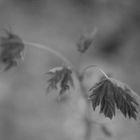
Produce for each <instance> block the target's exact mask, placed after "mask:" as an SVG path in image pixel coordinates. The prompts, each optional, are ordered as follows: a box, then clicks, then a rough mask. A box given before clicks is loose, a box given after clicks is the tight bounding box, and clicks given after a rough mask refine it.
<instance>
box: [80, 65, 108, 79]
mask: <svg viewBox="0 0 140 140" xmlns="http://www.w3.org/2000/svg"><path fill="white" fill-rule="evenodd" d="M93 67H95V68H97V69H98V70H99V71H100V72H101V73H102V74H103V75H104V76H105V77H106V78H107V79H110V78H109V77H108V75H107V74H106V73H105V72H104V71H103V70H102V69H101V68H100V67H99V66H98V65H95V64H92V65H88V66H86V67H85V68H84V69H83V70H82V73H83V74H84V73H85V72H86V71H87V70H88V69H90V68H93Z"/></svg>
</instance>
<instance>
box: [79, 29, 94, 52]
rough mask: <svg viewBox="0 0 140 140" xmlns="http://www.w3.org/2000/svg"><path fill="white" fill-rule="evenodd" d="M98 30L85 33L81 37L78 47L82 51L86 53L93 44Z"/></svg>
mask: <svg viewBox="0 0 140 140" xmlns="http://www.w3.org/2000/svg"><path fill="white" fill-rule="evenodd" d="M96 32H97V30H96V29H95V30H94V31H93V32H92V33H91V34H84V35H82V36H81V37H80V39H79V42H78V43H77V49H78V51H79V52H80V53H85V52H86V51H87V50H88V48H89V47H90V46H91V45H92V43H93V40H94V36H95V34H96Z"/></svg>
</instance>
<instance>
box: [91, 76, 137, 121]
mask: <svg viewBox="0 0 140 140" xmlns="http://www.w3.org/2000/svg"><path fill="white" fill-rule="evenodd" d="M89 91H90V92H92V94H91V95H90V96H89V99H90V100H91V102H92V107H93V110H95V109H96V107H97V106H99V105H100V113H104V115H105V117H108V118H110V119H112V118H113V116H115V113H116V109H119V110H120V111H121V112H122V114H123V115H124V116H125V117H127V116H128V117H129V118H134V119H135V120H136V118H137V113H138V111H137V107H138V106H139V101H138V100H137V95H136V94H135V93H134V91H132V89H130V88H129V86H127V85H126V84H124V83H121V82H119V81H117V80H115V79H112V78H109V79H104V80H101V81H100V82H99V83H97V84H96V85H95V86H93V87H92V88H91V89H90V90H89Z"/></svg>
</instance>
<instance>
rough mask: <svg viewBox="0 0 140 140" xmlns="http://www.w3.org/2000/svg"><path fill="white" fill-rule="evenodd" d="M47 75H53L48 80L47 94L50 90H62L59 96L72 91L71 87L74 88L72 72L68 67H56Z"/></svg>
mask: <svg viewBox="0 0 140 140" xmlns="http://www.w3.org/2000/svg"><path fill="white" fill-rule="evenodd" d="M47 74H50V75H51V78H50V79H49V80H48V84H49V85H48V88H47V92H49V91H50V89H55V90H57V89H58V87H59V88H60V91H59V95H62V94H63V93H64V92H66V91H67V90H69V89H70V86H72V87H74V83H73V78H72V70H71V69H70V68H67V67H56V68H53V69H51V70H50V71H49V72H48V73H47Z"/></svg>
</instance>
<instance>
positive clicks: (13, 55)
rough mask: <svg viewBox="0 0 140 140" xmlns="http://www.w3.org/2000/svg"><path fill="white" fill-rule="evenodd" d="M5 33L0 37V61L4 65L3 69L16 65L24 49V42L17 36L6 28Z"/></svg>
mask: <svg viewBox="0 0 140 140" xmlns="http://www.w3.org/2000/svg"><path fill="white" fill-rule="evenodd" d="M6 34H7V36H6V37H1V38H0V47H1V52H0V62H1V63H2V64H4V65H5V68H4V71H7V70H9V69H10V68H12V67H13V66H17V64H18V60H20V59H22V52H23V50H24V44H23V42H22V40H21V38H20V37H19V36H17V35H15V34H13V33H11V32H9V31H7V30H6Z"/></svg>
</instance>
